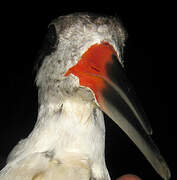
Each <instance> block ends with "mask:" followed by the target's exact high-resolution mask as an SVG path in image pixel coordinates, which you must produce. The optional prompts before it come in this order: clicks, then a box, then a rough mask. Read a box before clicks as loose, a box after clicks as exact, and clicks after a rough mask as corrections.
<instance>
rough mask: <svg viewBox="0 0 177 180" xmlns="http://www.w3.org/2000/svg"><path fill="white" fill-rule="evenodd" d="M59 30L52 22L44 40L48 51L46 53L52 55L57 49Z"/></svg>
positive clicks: (45, 48) (44, 45) (44, 46)
mask: <svg viewBox="0 0 177 180" xmlns="http://www.w3.org/2000/svg"><path fill="white" fill-rule="evenodd" d="M56 43H57V32H56V29H55V26H54V25H53V24H52V25H50V26H49V28H48V32H47V34H46V36H45V38H44V41H43V48H44V50H45V51H46V55H50V54H51V53H52V52H53V51H55V49H56Z"/></svg>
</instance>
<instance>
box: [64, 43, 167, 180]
mask: <svg viewBox="0 0 177 180" xmlns="http://www.w3.org/2000/svg"><path fill="white" fill-rule="evenodd" d="M70 73H72V74H74V75H76V76H77V77H78V78H79V80H80V85H82V86H86V87H89V88H90V89H91V90H92V91H93V93H94V94H95V97H96V100H97V103H98V104H99V106H100V108H101V110H102V111H104V112H105V113H106V114H107V115H108V116H109V117H110V118H111V119H112V120H113V121H114V122H115V123H116V124H117V125H118V126H119V127H120V128H121V129H122V130H123V131H124V132H125V133H126V134H127V135H128V136H129V138H130V139H131V140H132V141H133V142H134V143H135V144H136V145H137V147H138V148H139V149H140V151H141V152H142V153H143V154H144V155H145V157H146V158H147V160H148V161H149V162H150V163H151V165H152V166H153V167H154V169H155V170H156V171H157V172H158V173H159V174H160V175H161V176H162V178H164V179H169V178H170V171H169V169H168V166H167V164H166V162H165V161H164V159H163V157H162V156H161V155H160V152H159V150H158V148H157V147H156V145H155V144H154V143H153V141H152V139H151V138H150V135H151V134H152V130H151V127H150V126H149V124H148V122H147V121H146V116H145V113H144V112H143V110H142V108H141V106H139V105H138V103H137V99H136V97H135V93H134V92H133V90H132V87H131V85H130V84H129V83H128V81H127V78H126V76H125V73H124V70H123V68H122V66H121V64H120V62H119V60H118V55H117V53H116V52H115V50H114V49H113V47H112V46H111V45H109V44H108V43H102V44H95V45H93V46H91V47H90V48H89V49H88V50H87V51H86V52H85V53H84V54H83V56H82V57H81V60H80V61H79V62H78V63H77V64H76V65H75V66H73V67H72V68H70V69H69V70H68V71H67V73H66V74H65V75H66V76H67V75H69V74H70Z"/></svg>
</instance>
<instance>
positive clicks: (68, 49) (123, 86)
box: [36, 13, 170, 179]
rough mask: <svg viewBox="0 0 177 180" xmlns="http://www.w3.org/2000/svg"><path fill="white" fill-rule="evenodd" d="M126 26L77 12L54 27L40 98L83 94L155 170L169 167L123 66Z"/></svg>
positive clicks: (41, 73) (48, 38) (40, 72)
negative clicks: (131, 142) (104, 114)
mask: <svg viewBox="0 0 177 180" xmlns="http://www.w3.org/2000/svg"><path fill="white" fill-rule="evenodd" d="M125 39H126V33H125V30H124V28H123V26H122V24H121V23H120V21H119V20H118V19H117V18H114V17H105V16H97V15H91V14H87V13H75V14H71V15H67V16H61V17H59V18H58V19H56V20H54V21H52V22H51V23H50V25H49V29H48V34H47V35H46V38H45V44H44V45H43V50H44V52H42V55H41V56H40V59H41V60H42V63H41V66H40V68H39V70H38V73H37V77H36V81H37V86H38V87H39V102H40V103H44V102H46V101H49V100H50V101H52V102H57V100H58V99H60V100H61V99H62V100H64V99H65V98H68V97H69V96H74V95H79V96H80V97H81V98H82V99H84V100H85V101H92V102H93V103H95V105H96V106H98V108H100V109H101V110H102V111H103V112H105V113H106V114H107V115H108V116H109V117H110V119H112V120H113V121H114V122H115V123H116V124H117V125H118V126H119V127H120V128H121V129H122V130H123V131H124V132H125V133H126V134H127V135H128V136H129V137H130V139H131V140H132V141H133V142H134V143H135V144H136V145H137V147H138V148H139V149H140V151H141V152H142V153H143V154H144V155H145V157H146V158H147V160H148V161H149V162H150V163H151V165H152V166H153V167H154V168H155V170H156V171H157V172H158V173H159V174H160V175H161V176H162V177H163V178H164V179H169V177H170V171H169V169H168V166H167V165H166V163H165V161H164V159H163V158H162V156H161V155H160V153H159V150H158V148H157V147H156V146H155V144H154V143H153V142H152V140H151V138H150V135H151V134H152V130H151V127H150V125H149V124H148V122H147V118H146V115H145V113H144V111H143V110H142V107H141V106H140V105H139V103H138V102H137V98H136V95H135V93H134V91H133V89H132V86H131V85H130V83H129V82H128V80H127V77H126V75H125V72H124V68H123V60H122V50H123V47H124V42H125Z"/></svg>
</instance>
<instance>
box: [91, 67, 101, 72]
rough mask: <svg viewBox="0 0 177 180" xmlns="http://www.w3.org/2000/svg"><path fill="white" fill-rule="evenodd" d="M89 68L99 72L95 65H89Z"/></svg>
mask: <svg viewBox="0 0 177 180" xmlns="http://www.w3.org/2000/svg"><path fill="white" fill-rule="evenodd" d="M91 68H92V69H93V70H95V71H97V72H100V70H99V69H97V68H96V67H94V66H91Z"/></svg>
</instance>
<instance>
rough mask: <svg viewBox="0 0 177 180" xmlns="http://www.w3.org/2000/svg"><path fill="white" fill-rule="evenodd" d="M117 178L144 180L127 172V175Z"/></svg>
mask: <svg viewBox="0 0 177 180" xmlns="http://www.w3.org/2000/svg"><path fill="white" fill-rule="evenodd" d="M116 180H142V179H141V178H139V177H138V176H136V175H134V174H125V175H123V176H121V177H119V178H117V179H116Z"/></svg>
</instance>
